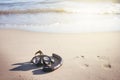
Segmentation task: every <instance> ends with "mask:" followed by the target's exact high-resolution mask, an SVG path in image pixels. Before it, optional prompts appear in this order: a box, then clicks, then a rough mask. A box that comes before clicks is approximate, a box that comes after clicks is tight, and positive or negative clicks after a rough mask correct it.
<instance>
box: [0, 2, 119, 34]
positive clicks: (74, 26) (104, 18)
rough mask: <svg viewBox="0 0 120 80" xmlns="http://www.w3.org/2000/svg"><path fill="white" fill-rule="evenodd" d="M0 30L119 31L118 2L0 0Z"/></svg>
mask: <svg viewBox="0 0 120 80" xmlns="http://www.w3.org/2000/svg"><path fill="white" fill-rule="evenodd" d="M0 29H20V30H29V31H37V32H58V33H59V32H60V33H64V32H65V33H79V32H104V31H105V32H106V31H120V4H119V3H113V2H82V1H79V0H0Z"/></svg>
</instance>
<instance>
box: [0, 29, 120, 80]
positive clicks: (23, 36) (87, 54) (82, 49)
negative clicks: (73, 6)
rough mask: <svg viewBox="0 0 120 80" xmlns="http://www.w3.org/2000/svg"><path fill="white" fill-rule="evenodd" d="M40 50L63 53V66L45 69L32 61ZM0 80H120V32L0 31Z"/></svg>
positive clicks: (47, 52) (49, 53)
mask: <svg viewBox="0 0 120 80" xmlns="http://www.w3.org/2000/svg"><path fill="white" fill-rule="evenodd" d="M38 50H42V51H43V52H44V53H45V54H47V55H51V54H52V53H56V54H58V55H60V56H61V57H62V58H63V65H62V66H61V67H60V68H59V69H57V70H55V71H53V72H50V73H44V72H42V71H41V69H40V68H37V67H35V66H33V65H32V64H30V63H29V61H30V60H31V59H32V57H33V56H34V53H35V52H36V51H38ZM0 80H120V32H101V33H100V32H99V33H78V34H77V33H76V34H65V33H64V34H58V33H56V34H55V33H38V32H27V31H19V30H0Z"/></svg>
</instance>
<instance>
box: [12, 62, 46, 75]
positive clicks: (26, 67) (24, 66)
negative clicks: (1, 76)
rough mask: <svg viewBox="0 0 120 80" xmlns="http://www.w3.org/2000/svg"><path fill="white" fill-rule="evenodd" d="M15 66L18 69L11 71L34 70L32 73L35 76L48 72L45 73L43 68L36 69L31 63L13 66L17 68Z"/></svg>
mask: <svg viewBox="0 0 120 80" xmlns="http://www.w3.org/2000/svg"><path fill="white" fill-rule="evenodd" d="M15 65H17V67H15V68H12V69H10V71H29V70H32V73H33V74H34V75H39V74H46V72H43V71H42V69H41V68H39V67H36V66H35V65H33V64H32V63H30V62H24V63H16V64H12V66H15ZM47 73H48V72H47Z"/></svg>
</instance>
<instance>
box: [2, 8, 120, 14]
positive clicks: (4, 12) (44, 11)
mask: <svg viewBox="0 0 120 80" xmlns="http://www.w3.org/2000/svg"><path fill="white" fill-rule="evenodd" d="M37 13H79V14H102V15H103V14H104V15H105V14H116V15H117V14H118V15H119V14H120V10H119V11H118V10H116V11H115V10H113V11H112V10H106V11H98V12H95V11H93V12H88V11H80V10H74V9H69V8H68V9H64V8H59V9H26V10H0V15H9V14H37Z"/></svg>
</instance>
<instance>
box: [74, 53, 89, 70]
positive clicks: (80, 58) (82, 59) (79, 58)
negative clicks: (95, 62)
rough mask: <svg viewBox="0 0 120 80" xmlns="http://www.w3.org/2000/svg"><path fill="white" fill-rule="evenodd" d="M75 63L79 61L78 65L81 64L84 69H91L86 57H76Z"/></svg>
mask: <svg viewBox="0 0 120 80" xmlns="http://www.w3.org/2000/svg"><path fill="white" fill-rule="evenodd" d="M75 61H77V63H79V64H80V65H81V67H82V68H86V67H89V64H87V63H86V59H85V56H83V55H81V56H76V57H75Z"/></svg>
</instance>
